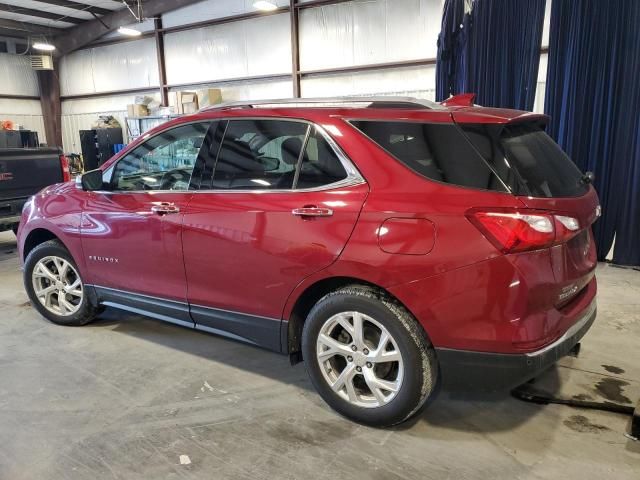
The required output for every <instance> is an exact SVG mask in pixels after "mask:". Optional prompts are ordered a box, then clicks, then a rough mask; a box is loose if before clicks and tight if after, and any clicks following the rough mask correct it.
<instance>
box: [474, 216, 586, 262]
mask: <svg viewBox="0 0 640 480" xmlns="http://www.w3.org/2000/svg"><path fill="white" fill-rule="evenodd" d="M467 218H468V219H469V221H471V223H472V224H474V225H475V226H476V227H477V228H478V229H479V230H480V231H481V232H482V234H483V235H484V236H485V237H487V239H488V240H489V241H490V242H491V243H493V245H494V246H495V247H496V248H497V249H498V250H500V251H501V252H503V253H513V252H524V251H527V250H539V249H542V248H547V247H550V246H552V245H556V244H559V243H564V242H566V241H568V240H569V239H570V238H572V237H574V236H575V235H576V234H577V233H578V231H579V230H580V224H579V222H578V220H577V219H575V218H573V217H568V216H564V215H554V214H552V213H549V212H545V211H540V210H526V209H520V210H518V209H511V210H509V209H495V210H494V209H471V210H469V212H467Z"/></svg>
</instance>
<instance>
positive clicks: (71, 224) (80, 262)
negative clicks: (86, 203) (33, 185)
mask: <svg viewBox="0 0 640 480" xmlns="http://www.w3.org/2000/svg"><path fill="white" fill-rule="evenodd" d="M81 221H82V200H81V199H80V198H79V197H78V191H77V189H76V188H75V186H74V185H73V184H71V183H66V184H59V185H53V186H51V187H48V188H46V189H45V190H43V191H41V192H39V193H37V194H36V195H34V196H33V197H31V198H30V199H29V201H28V202H27V203H26V204H25V206H24V209H23V210H22V217H21V221H20V222H21V223H20V230H19V232H18V238H17V240H18V251H19V254H20V261H21V262H24V260H25V248H26V247H32V245H30V243H31V242H32V241H34V235H38V233H39V232H42V233H43V235H42V236H41V238H47V236H46V233H45V232H48V233H49V234H51V235H54V236H55V237H56V238H58V239H59V240H60V242H62V244H63V245H64V246H65V247H66V248H67V250H69V253H70V254H71V256H72V257H73V259H74V260H75V262H76V265H77V266H78V268H79V269H80V274H81V275H83V276H84V275H85V274H86V269H87V265H86V262H85V259H84V255H83V253H82V243H81V240H80V224H81Z"/></svg>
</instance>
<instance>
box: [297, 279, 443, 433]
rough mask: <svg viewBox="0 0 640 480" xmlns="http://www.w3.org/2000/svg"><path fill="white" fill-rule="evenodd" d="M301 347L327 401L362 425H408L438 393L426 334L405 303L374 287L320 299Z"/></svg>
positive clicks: (306, 324)
mask: <svg viewBox="0 0 640 480" xmlns="http://www.w3.org/2000/svg"><path fill="white" fill-rule="evenodd" d="M302 349H303V355H304V358H305V363H306V367H307V371H308V372H309V376H310V377H311V381H312V382H313V384H314V386H315V387H316V389H317V390H318V392H319V393H320V395H321V396H322V398H323V399H324V400H325V401H326V402H327V403H328V404H329V405H330V406H331V407H332V408H333V409H335V410H336V411H338V412H339V413H341V414H342V415H344V416H346V417H348V418H350V419H352V420H355V421H357V422H360V423H364V424H367V425H372V426H389V425H394V424H397V423H400V422H403V421H405V420H407V419H408V418H409V417H411V416H412V415H414V414H415V413H416V412H417V411H419V410H420V408H421V407H422V406H423V405H424V404H425V402H426V400H427V398H429V396H430V395H431V393H432V392H433V391H434V387H435V384H436V380H437V363H436V358H435V353H434V351H433V348H432V347H431V345H430V343H429V341H428V340H427V337H426V334H425V332H424V330H423V329H422V327H420V325H418V323H417V322H416V321H415V319H414V318H413V317H412V316H411V314H409V312H407V311H406V309H404V308H403V307H402V306H401V305H399V304H398V303H397V302H394V301H393V300H392V299H390V298H388V297H386V296H385V295H382V294H381V293H380V292H379V291H377V290H375V289H372V288H369V287H365V286H358V285H357V286H350V287H345V288H342V289H340V290H338V291H336V292H333V293H330V294H328V295H326V296H325V297H323V298H322V299H321V300H320V301H319V302H318V303H317V304H316V305H315V306H314V308H313V309H312V310H311V312H310V313H309V316H308V318H307V321H306V322H305V327H304V331H303V338H302Z"/></svg>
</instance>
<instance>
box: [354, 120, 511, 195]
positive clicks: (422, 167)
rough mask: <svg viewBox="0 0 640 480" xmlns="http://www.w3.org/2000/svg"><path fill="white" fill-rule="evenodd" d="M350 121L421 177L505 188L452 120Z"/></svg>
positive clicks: (458, 183)
mask: <svg viewBox="0 0 640 480" xmlns="http://www.w3.org/2000/svg"><path fill="white" fill-rule="evenodd" d="M351 123H352V125H354V126H355V127H356V128H357V129H359V130H360V131H362V133H364V134H365V135H367V136H368V137H369V138H370V139H371V140H373V141H374V142H376V143H377V144H378V145H380V146H381V147H382V148H383V149H385V150H386V151H387V152H389V153H390V154H391V155H393V156H394V157H395V158H397V159H398V160H399V161H400V162H402V163H403V164H405V165H406V166H407V167H409V168H410V169H411V170H413V171H414V172H416V173H418V174H420V175H422V176H424V177H427V178H430V179H431V180H436V181H438V182H443V183H449V184H453V185H458V186H462V187H469V188H476V189H482V190H495V191H501V192H506V191H507V189H506V188H505V186H504V184H503V182H502V181H501V180H500V179H499V178H498V177H497V176H496V175H495V173H494V172H493V171H492V170H491V168H489V166H488V165H487V163H486V162H485V161H484V160H483V159H482V157H480V155H479V154H478V152H477V151H476V150H475V149H474V148H473V146H472V145H471V144H470V143H469V141H468V140H467V139H466V138H465V136H464V134H463V133H462V131H461V130H460V129H459V128H458V127H457V126H456V125H454V124H451V123H448V124H446V123H445V124H442V123H423V122H386V121H377V120H376V121H374V120H358V121H352V122H351Z"/></svg>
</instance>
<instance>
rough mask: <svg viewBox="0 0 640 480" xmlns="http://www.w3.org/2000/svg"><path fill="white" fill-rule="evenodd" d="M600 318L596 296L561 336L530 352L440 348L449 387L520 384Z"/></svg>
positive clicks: (566, 350) (566, 349)
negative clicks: (597, 317) (597, 313)
mask: <svg viewBox="0 0 640 480" xmlns="http://www.w3.org/2000/svg"><path fill="white" fill-rule="evenodd" d="M595 319H596V301H595V299H594V300H593V301H592V302H591V303H590V304H589V306H588V307H587V308H586V309H585V310H584V312H583V313H581V315H580V317H579V318H578V320H577V321H576V322H575V323H574V324H573V325H572V326H571V327H570V328H569V329H568V330H567V331H566V332H565V333H564V334H563V335H562V336H561V337H560V338H558V339H557V340H555V341H554V342H552V343H551V344H549V345H547V346H545V347H543V348H541V349H539V350H536V351H534V352H530V353H523V354H505V353H487V352H474V351H469V350H456V349H450V348H436V352H437V355H438V360H439V362H440V375H441V379H442V385H443V387H444V388H445V389H446V390H452V391H460V390H476V391H478V390H479V391H498V390H508V389H510V388H513V387H516V386H517V385H520V384H522V383H524V382H526V381H527V380H530V379H532V378H534V377H536V376H537V375H538V374H540V373H541V372H543V371H544V370H546V369H547V368H549V367H550V366H552V365H553V364H554V363H556V362H557V361H558V360H559V359H560V358H562V357H564V356H565V355H567V354H568V353H569V352H570V351H571V349H572V348H573V347H574V346H575V345H576V344H577V343H578V342H579V341H580V339H581V338H582V337H583V336H584V335H585V334H586V333H587V331H588V330H589V329H590V328H591V325H593V322H594V321H595Z"/></svg>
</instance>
